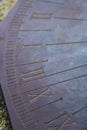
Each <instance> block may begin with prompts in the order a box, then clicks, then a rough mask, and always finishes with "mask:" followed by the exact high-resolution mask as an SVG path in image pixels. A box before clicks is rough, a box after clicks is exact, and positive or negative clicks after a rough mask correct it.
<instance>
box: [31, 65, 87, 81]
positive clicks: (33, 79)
mask: <svg viewBox="0 0 87 130" xmlns="http://www.w3.org/2000/svg"><path fill="white" fill-rule="evenodd" d="M85 66H87V64H85V65H81V66H77V67H73V68H70V69H67V70H63V71H59V72H56V73H52V74H49V75H46V76H43V77H40V78H38V79H43V78H47V77H50V76H54V75H57V74H61V73H64V72H68V71H71V70H75V69H78V68H82V67H85ZM33 80H36V79H33Z"/></svg>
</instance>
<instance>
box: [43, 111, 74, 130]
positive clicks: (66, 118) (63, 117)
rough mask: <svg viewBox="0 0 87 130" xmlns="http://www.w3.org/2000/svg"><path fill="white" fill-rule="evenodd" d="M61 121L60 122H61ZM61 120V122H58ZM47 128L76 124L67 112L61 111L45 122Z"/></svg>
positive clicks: (57, 129) (59, 127)
mask: <svg viewBox="0 0 87 130" xmlns="http://www.w3.org/2000/svg"><path fill="white" fill-rule="evenodd" d="M61 121H62V122H61ZM59 122H61V123H59ZM45 124H46V125H47V126H48V128H49V129H54V128H55V129H56V130H60V129H61V128H65V127H69V126H72V125H76V122H75V121H74V120H73V119H72V118H71V117H70V116H69V115H68V113H66V112H65V113H63V114H61V115H59V116H57V117H55V118H53V119H51V120H50V121H48V122H45Z"/></svg>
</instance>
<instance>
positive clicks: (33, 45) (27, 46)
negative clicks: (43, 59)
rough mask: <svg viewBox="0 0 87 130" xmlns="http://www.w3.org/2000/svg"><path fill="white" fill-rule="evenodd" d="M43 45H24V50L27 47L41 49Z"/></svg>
mask: <svg viewBox="0 0 87 130" xmlns="http://www.w3.org/2000/svg"><path fill="white" fill-rule="evenodd" d="M41 46H42V44H34V45H33V44H32V45H22V48H27V47H41Z"/></svg>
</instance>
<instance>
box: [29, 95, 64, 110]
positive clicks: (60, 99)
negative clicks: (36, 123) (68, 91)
mask: <svg viewBox="0 0 87 130" xmlns="http://www.w3.org/2000/svg"><path fill="white" fill-rule="evenodd" d="M62 100H63V98H62V97H61V98H59V99H56V100H54V101H51V102H49V103H47V104H45V105H42V106H40V107H37V108H35V109H31V110H30V112H32V111H36V110H39V109H42V108H44V107H46V106H49V105H51V104H54V103H56V102H59V101H62Z"/></svg>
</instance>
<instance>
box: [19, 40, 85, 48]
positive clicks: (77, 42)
mask: <svg viewBox="0 0 87 130" xmlns="http://www.w3.org/2000/svg"><path fill="white" fill-rule="evenodd" d="M81 43H84V44H87V41H76V42H64V43H46V44H41V43H38V44H30V45H28V44H23V45H22V48H27V47H43V46H49V47H50V46H60V45H61V46H62V45H68V44H70V45H75V44H81ZM17 47H18V46H17Z"/></svg>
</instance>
